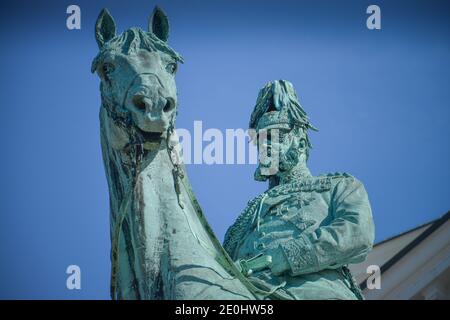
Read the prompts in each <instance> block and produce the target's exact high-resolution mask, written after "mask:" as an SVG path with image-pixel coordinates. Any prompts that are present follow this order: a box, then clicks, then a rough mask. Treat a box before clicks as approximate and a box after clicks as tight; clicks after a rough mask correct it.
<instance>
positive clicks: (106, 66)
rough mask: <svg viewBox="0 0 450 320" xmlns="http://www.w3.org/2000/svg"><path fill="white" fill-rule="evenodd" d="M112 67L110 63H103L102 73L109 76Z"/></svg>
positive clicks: (112, 69)
mask: <svg viewBox="0 0 450 320" xmlns="http://www.w3.org/2000/svg"><path fill="white" fill-rule="evenodd" d="M114 68H115V67H114V65H113V64H112V63H105V64H104V65H103V67H102V71H103V73H104V74H105V75H108V74H110V73H111V72H113V71H114Z"/></svg>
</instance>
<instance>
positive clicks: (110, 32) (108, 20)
mask: <svg viewBox="0 0 450 320" xmlns="http://www.w3.org/2000/svg"><path fill="white" fill-rule="evenodd" d="M115 36H116V23H115V22H114V19H113V17H112V16H111V15H110V14H109V11H108V9H103V10H102V12H100V15H99V16H98V18H97V22H96V23H95V39H96V40H97V44H98V47H99V48H100V49H101V48H102V47H103V45H104V44H105V42H107V41H109V40H111V39H112V38H114V37H115Z"/></svg>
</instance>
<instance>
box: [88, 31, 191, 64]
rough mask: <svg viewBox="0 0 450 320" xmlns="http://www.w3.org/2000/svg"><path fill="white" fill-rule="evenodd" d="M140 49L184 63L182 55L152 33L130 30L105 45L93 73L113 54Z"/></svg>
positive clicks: (127, 52) (96, 59) (128, 52)
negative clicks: (108, 55) (162, 54)
mask: <svg viewBox="0 0 450 320" xmlns="http://www.w3.org/2000/svg"><path fill="white" fill-rule="evenodd" d="M139 49H145V50H149V51H161V52H164V53H166V54H168V55H169V56H171V57H172V58H173V59H174V60H175V61H177V62H178V61H179V62H181V63H183V62H184V60H183V57H181V55H180V54H178V53H177V52H176V51H175V50H173V49H172V48H171V47H170V46H169V45H168V44H167V43H166V42H164V41H162V40H160V39H159V38H158V37H157V36H156V35H154V34H153V33H152V32H145V31H144V30H142V29H140V28H130V29H128V30H126V31H124V32H122V33H121V34H119V35H117V36H115V37H114V38H112V39H111V40H109V41H108V42H106V43H105V45H104V46H103V48H102V49H101V50H100V52H99V53H98V54H97V56H96V57H95V58H94V61H93V62H92V66H91V72H92V73H94V72H95V71H96V70H97V67H98V65H99V63H100V62H101V61H102V60H103V59H104V58H105V56H106V55H107V54H110V53H111V52H118V53H122V54H126V55H128V54H132V53H136V52H137V50H139Z"/></svg>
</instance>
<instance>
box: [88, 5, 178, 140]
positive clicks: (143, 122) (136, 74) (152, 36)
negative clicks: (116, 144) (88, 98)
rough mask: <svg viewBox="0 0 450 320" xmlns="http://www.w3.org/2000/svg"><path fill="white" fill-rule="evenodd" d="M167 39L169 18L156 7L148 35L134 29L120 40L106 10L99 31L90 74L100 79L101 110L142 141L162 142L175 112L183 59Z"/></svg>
mask: <svg viewBox="0 0 450 320" xmlns="http://www.w3.org/2000/svg"><path fill="white" fill-rule="evenodd" d="M168 36H169V22H168V19H167V16H166V14H165V13H164V12H163V11H162V10H161V9H159V8H158V7H156V8H155V10H154V11H153V14H152V15H151V17H150V20H149V27H148V31H147V32H146V31H143V30H142V29H140V28H130V29H128V30H126V31H124V32H123V33H122V34H119V35H117V34H116V24H115V22H114V19H113V18H112V16H111V15H110V13H109V12H108V10H106V9H103V10H102V12H101V13H100V15H99V17H98V19H97V22H96V26H95V37H96V40H97V43H98V46H99V49H100V52H99V54H98V55H97V56H96V57H95V59H94V61H93V63H92V69H91V71H92V72H93V73H94V72H96V73H97V74H98V75H99V77H100V79H101V85H100V91H101V96H102V107H104V108H105V109H106V111H107V113H108V115H109V117H110V118H111V119H112V120H113V125H118V124H122V128H125V130H126V129H130V128H132V129H134V131H135V133H136V134H137V135H138V136H139V140H144V142H145V141H146V140H150V139H155V138H156V139H160V138H161V137H164V136H165V135H166V132H167V131H168V129H169V128H170V127H171V126H173V124H174V121H175V116H176V113H177V112H176V109H177V90H176V85H175V74H176V71H177V64H178V62H182V58H181V56H180V55H179V54H178V53H176V52H175V51H174V50H173V49H172V48H170V47H169V46H168V44H167V39H168ZM128 134H129V132H128ZM119 140H120V139H119ZM140 142H143V141H140Z"/></svg>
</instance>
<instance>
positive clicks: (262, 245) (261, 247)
mask: <svg viewBox="0 0 450 320" xmlns="http://www.w3.org/2000/svg"><path fill="white" fill-rule="evenodd" d="M265 247H266V246H265V244H264V243H260V244H258V247H257V248H258V249H264V248H265Z"/></svg>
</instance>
